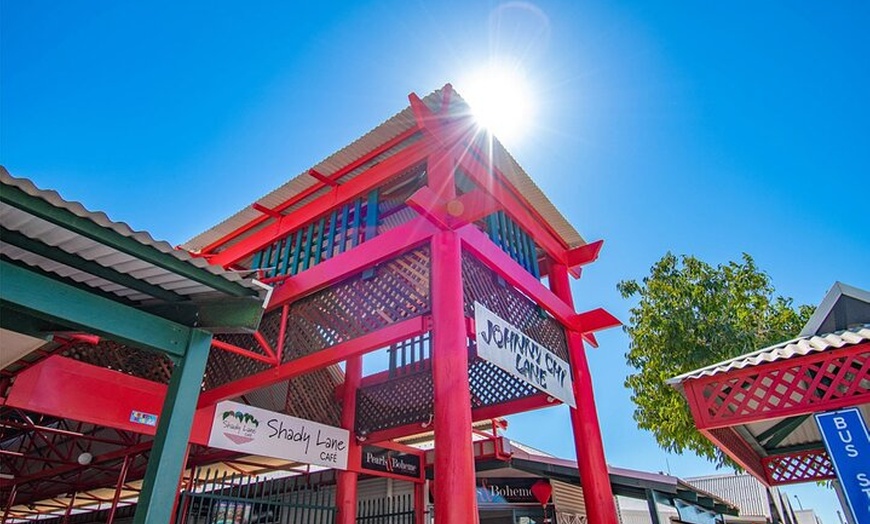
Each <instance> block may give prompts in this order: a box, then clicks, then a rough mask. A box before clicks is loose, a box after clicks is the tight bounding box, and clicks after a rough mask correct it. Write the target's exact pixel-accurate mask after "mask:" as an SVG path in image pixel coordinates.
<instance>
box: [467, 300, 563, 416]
mask: <svg viewBox="0 0 870 524" xmlns="http://www.w3.org/2000/svg"><path fill="white" fill-rule="evenodd" d="M474 325H475V341H476V342H477V354H478V355H479V356H480V358H482V359H484V360H487V361H489V362H491V363H493V364H495V365H496V366H498V367H500V368H501V369H503V370H505V371H507V372H508V373H510V374H511V375H513V376H515V377H517V378H520V379H522V380H525V381H526V382H528V383H529V384H531V385H532V386H534V387H536V388H538V389H540V390H541V391H543V392H545V393H547V394H548V395H550V396H552V397H554V398H557V399H559V400H561V401H562V402H564V403H565V404H568V405H569V406H571V407H577V404H576V403H575V401H574V386H573V383H572V382H571V368H570V367H569V366H568V363H567V362H565V361H564V360H562V359H561V358H559V357H558V356H556V354H555V353H553V352H552V351H551V350H549V349H547V348H545V347H543V346H541V345H540V344H538V343H537V342H535V341H534V340H532V339H531V338H529V337H528V336H527V335H526V334H525V333H523V332H522V331H520V330H519V329H518V328H517V327H516V326H513V325H511V324H510V323H509V322H508V321H506V320H504V319H502V318H501V317H499V316H498V315H496V314H495V313H493V312H492V311H490V310H488V309H487V308H486V307H484V306H483V305H482V304H480V303H479V302H475V303H474Z"/></svg>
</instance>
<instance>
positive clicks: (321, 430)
mask: <svg viewBox="0 0 870 524" xmlns="http://www.w3.org/2000/svg"><path fill="white" fill-rule="evenodd" d="M349 441H350V432H349V431H347V430H346V429H341V428H336V427H333V426H327V425H325V424H318V423H317V422H311V421H310V420H304V419H301V418H296V417H291V416H288V415H284V414H281V413H276V412H274V411H269V410H266V409H260V408H255V407H253V406H247V405H245V404H239V403H238V402H232V401H229V400H226V401H223V402H220V403H218V405H217V408H216V409H215V413H214V420H213V421H212V425H211V435H210V436H209V439H208V445H209V446H210V447H213V448H221V449H229V450H232V451H241V452H243V453H250V454H252V455H262V456H264V457H274V458H280V459H287V460H294V461H298V462H303V463H305V464H317V465H318V466H326V467H328V468H337V469H347V448H348V442H349Z"/></svg>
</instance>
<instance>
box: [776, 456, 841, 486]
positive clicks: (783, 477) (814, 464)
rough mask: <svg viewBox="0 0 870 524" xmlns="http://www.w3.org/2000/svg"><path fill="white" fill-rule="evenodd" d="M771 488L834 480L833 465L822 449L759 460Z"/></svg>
mask: <svg viewBox="0 0 870 524" xmlns="http://www.w3.org/2000/svg"><path fill="white" fill-rule="evenodd" d="M761 462H762V464H763V465H764V472H765V474H766V475H767V480H768V482H769V483H770V485H771V486H774V485H782V484H794V483H797V482H807V481H813V480H827V479H833V478H836V472H835V471H834V465H833V464H832V463H831V458H830V457H829V456H828V453H827V452H826V451H825V450H824V449H812V450H807V451H801V452H798V453H789V454H787V455H774V456H771V457H765V458H763V459H761Z"/></svg>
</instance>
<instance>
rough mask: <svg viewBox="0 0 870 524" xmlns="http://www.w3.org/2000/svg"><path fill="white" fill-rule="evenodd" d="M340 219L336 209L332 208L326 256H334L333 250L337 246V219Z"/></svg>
mask: <svg viewBox="0 0 870 524" xmlns="http://www.w3.org/2000/svg"><path fill="white" fill-rule="evenodd" d="M337 219H338V214H337V213H336V210H335V209H333V210H332V215H330V216H329V235H328V236H327V241H326V258H332V250H333V249H334V248H335V221H336V220H337Z"/></svg>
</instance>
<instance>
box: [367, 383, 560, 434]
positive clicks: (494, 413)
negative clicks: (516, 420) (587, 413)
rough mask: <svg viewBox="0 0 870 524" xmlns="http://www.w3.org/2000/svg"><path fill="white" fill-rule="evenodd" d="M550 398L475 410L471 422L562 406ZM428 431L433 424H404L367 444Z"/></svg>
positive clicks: (544, 396) (537, 396) (538, 397)
mask: <svg viewBox="0 0 870 524" xmlns="http://www.w3.org/2000/svg"><path fill="white" fill-rule="evenodd" d="M549 398H550V397H549V396H548V395H547V394H546V393H539V394H535V395H532V396H529V397H525V398H521V399H518V400H511V401H509V402H504V403H502V404H496V405H493V406H484V407H480V408H475V409H472V410H471V420H472V421H473V422H480V421H481V420H491V419H493V418H499V417H503V416H506V415H513V414H516V413H523V412H526V411H532V410H535V409H540V408H546V407H550V406H558V405H559V404H561V402H559V401H558V400H555V399H554V400H553V401H550V400H548V399H549ZM427 431H432V424H431V423H430V424H428V425H424V424H421V423H419V422H416V423H413V424H404V425H402V426H396V427H394V428H389V429H384V430H381V431H375V432H372V433H371V434H369V435H367V438H366V444H376V445H378V446H385V443H387V442H390V441H393V440H396V439H399V438H404V437H410V436H412V435H419V434H421V433H426V432H427Z"/></svg>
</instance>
